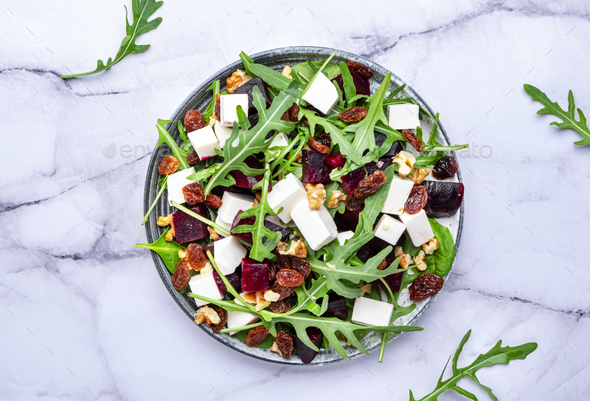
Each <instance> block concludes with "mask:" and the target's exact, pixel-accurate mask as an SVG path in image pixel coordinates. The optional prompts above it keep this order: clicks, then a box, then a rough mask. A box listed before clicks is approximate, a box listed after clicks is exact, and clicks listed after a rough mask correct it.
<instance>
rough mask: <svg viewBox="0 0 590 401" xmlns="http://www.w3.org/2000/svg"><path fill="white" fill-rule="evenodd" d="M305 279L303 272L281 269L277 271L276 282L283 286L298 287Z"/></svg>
mask: <svg viewBox="0 0 590 401" xmlns="http://www.w3.org/2000/svg"><path fill="white" fill-rule="evenodd" d="M304 281H305V277H304V276H303V274H301V273H299V272H298V271H297V270H294V269H281V270H279V271H278V272H277V283H279V284H280V285H282V286H283V287H288V288H294V287H298V286H300V285H301V284H303V282H304Z"/></svg>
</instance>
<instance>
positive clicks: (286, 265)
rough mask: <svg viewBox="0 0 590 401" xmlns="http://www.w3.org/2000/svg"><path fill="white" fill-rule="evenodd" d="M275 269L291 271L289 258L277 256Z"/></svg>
mask: <svg viewBox="0 0 590 401" xmlns="http://www.w3.org/2000/svg"><path fill="white" fill-rule="evenodd" d="M275 263H276V265H277V268H278V269H279V270H280V269H291V268H292V267H291V258H289V256H287V255H281V254H277V259H276V262H275Z"/></svg>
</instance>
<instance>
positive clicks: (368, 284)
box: [361, 283, 373, 295]
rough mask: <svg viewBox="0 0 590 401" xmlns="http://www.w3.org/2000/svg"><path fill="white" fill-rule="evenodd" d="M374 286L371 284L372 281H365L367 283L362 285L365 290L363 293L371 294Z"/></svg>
mask: <svg viewBox="0 0 590 401" xmlns="http://www.w3.org/2000/svg"><path fill="white" fill-rule="evenodd" d="M372 288H373V286H372V285H371V283H365V284H363V285H361V290H363V295H365V294H370V293H371V290H372Z"/></svg>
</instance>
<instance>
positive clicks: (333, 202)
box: [328, 189, 346, 209]
mask: <svg viewBox="0 0 590 401" xmlns="http://www.w3.org/2000/svg"><path fill="white" fill-rule="evenodd" d="M345 200H346V195H344V194H343V193H342V192H340V191H339V190H337V189H335V190H333V191H332V193H331V194H330V200H329V201H328V208H329V209H336V208H337V207H338V202H340V201H345Z"/></svg>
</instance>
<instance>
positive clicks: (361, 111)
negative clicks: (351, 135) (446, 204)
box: [338, 106, 369, 123]
mask: <svg viewBox="0 0 590 401" xmlns="http://www.w3.org/2000/svg"><path fill="white" fill-rule="evenodd" d="M368 112H369V110H367V109H365V108H364V107H361V106H354V107H351V108H350V109H348V110H345V111H343V112H342V113H340V114H338V118H340V119H341V120H342V121H344V122H345V123H354V122H357V121H361V120H362V119H363V118H365V117H366V116H367V113H368Z"/></svg>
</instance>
